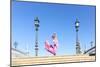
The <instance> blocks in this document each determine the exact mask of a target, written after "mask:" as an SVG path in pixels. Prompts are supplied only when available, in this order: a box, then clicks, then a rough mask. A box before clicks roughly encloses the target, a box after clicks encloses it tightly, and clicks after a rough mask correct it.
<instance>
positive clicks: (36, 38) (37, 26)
mask: <svg viewBox="0 0 100 67" xmlns="http://www.w3.org/2000/svg"><path fill="white" fill-rule="evenodd" d="M39 22H40V21H39V19H38V17H36V18H35V19H34V25H35V31H36V35H35V56H38V50H39V49H38V28H39V26H40V25H39Z"/></svg>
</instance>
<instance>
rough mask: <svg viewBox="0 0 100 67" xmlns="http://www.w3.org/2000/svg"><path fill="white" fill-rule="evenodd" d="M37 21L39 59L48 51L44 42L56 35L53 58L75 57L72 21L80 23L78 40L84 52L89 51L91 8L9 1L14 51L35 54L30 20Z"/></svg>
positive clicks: (92, 34)
mask: <svg viewBox="0 0 100 67" xmlns="http://www.w3.org/2000/svg"><path fill="white" fill-rule="evenodd" d="M37 16H38V18H39V20H40V27H39V38H38V39H39V44H38V45H39V56H45V55H46V54H47V53H48V52H47V51H46V50H45V49H44V42H45V40H46V39H48V40H50V42H51V35H52V34H53V33H54V32H56V33H57V35H58V40H59V46H58V49H57V55H70V54H75V43H76V40H75V39H76V36H75V35H76V30H75V21H76V18H78V20H79V21H80V27H79V41H80V45H81V48H82V51H83V50H84V46H85V45H86V49H88V48H90V47H91V45H90V42H91V41H93V42H94V43H95V23H96V22H95V6H81V5H72V4H66V5H65V4H50V3H34V2H16V1H13V2H12V47H14V46H13V43H14V42H15V41H17V42H18V47H17V49H19V50H22V51H25V52H27V51H28V52H29V53H30V54H31V55H33V56H34V55H35V53H34V52H35V51H34V48H35V47H34V45H35V27H34V18H35V17H37Z"/></svg>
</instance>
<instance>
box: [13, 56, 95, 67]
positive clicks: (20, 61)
mask: <svg viewBox="0 0 100 67" xmlns="http://www.w3.org/2000/svg"><path fill="white" fill-rule="evenodd" d="M85 61H95V56H88V55H74V56H67V55H66V56H48V57H25V58H13V59H12V66H19V65H36V64H51V63H65V62H66V63H69V62H85Z"/></svg>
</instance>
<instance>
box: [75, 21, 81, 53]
mask: <svg viewBox="0 0 100 67" xmlns="http://www.w3.org/2000/svg"><path fill="white" fill-rule="evenodd" d="M79 24H80V22H79V21H78V19H76V22H75V28H76V54H80V53H81V51H80V50H81V48H80V43H79V40H78V31H79Z"/></svg>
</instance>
